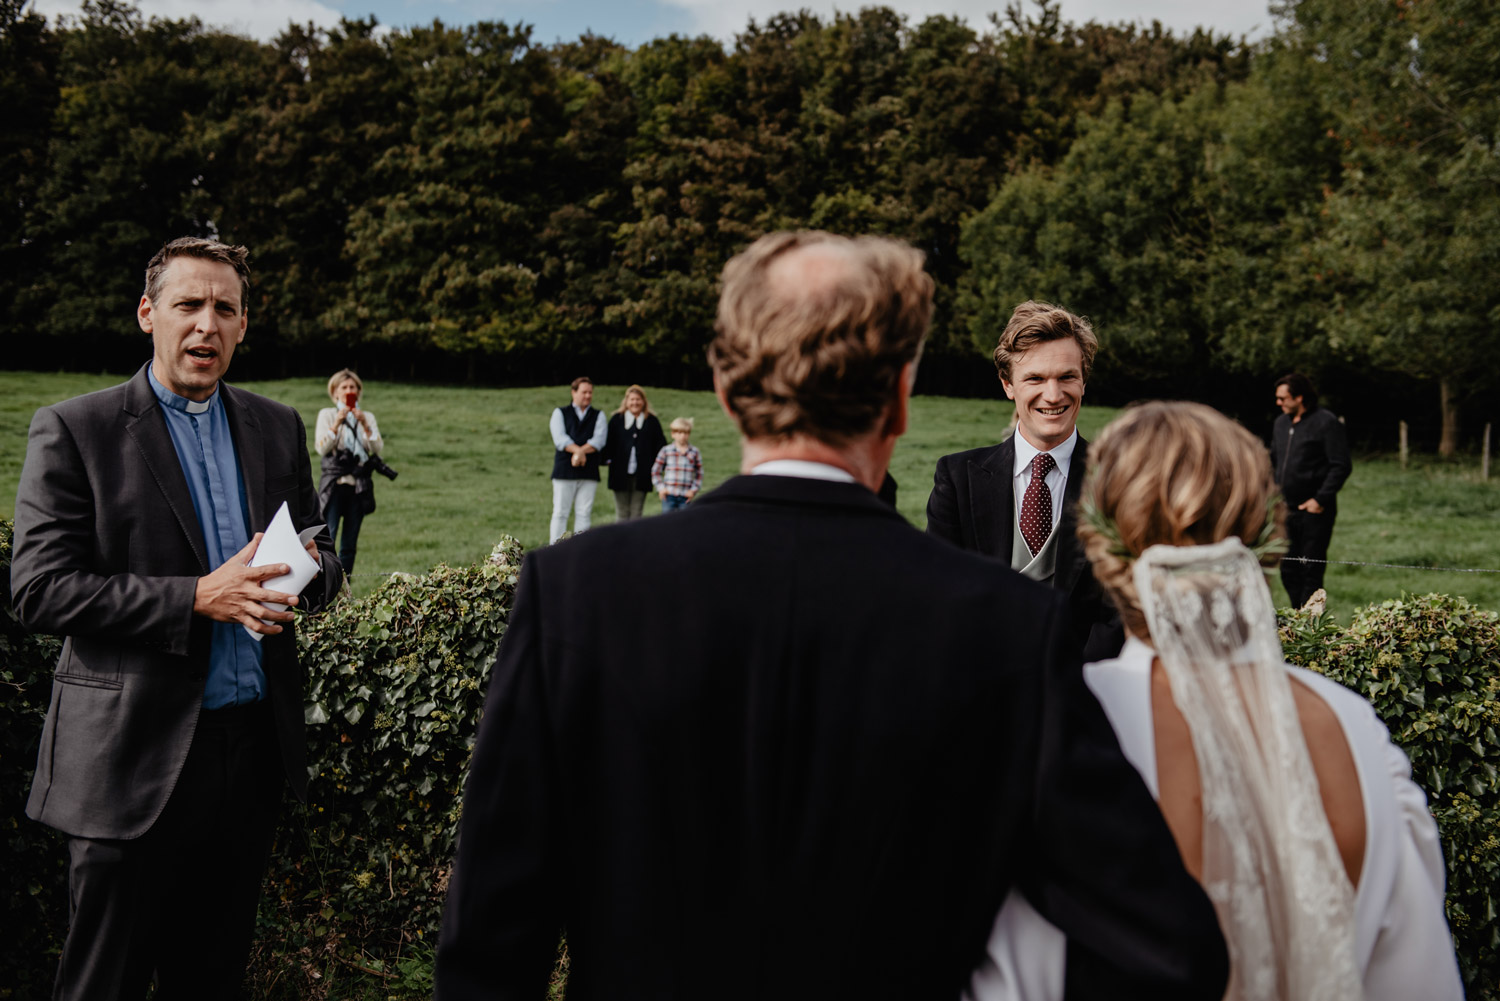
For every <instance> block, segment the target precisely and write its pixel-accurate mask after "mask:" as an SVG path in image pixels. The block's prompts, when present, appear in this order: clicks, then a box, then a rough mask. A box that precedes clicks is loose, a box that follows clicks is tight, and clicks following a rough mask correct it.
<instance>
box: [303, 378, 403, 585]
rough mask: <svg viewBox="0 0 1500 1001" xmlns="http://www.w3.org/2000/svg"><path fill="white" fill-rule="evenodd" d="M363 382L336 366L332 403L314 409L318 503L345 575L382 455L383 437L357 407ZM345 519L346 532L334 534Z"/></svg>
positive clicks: (330, 390) (371, 504) (369, 505)
mask: <svg viewBox="0 0 1500 1001" xmlns="http://www.w3.org/2000/svg"><path fill="white" fill-rule="evenodd" d="M364 391H365V384H364V383H363V382H361V381H360V378H359V376H357V375H355V374H354V372H352V371H351V370H349V369H347V368H346V369H340V370H339V371H337V372H335V373H334V374H333V378H331V379H329V380H328V395H329V396H330V397H332V398H333V403H334V405H333V406H331V407H324V408H323V409H322V410H319V411H318V427H317V432H316V434H315V435H314V437H313V444H314V447H316V448H317V450H318V454H319V455H321V456H322V457H323V463H322V466H323V474H322V477H321V478H320V479H319V481H318V505H319V509H320V510H321V511H322V512H323V517H324V519H325V520H327V522H328V535H329V538H331V539H332V540H333V542H334V544H335V545H336V546H337V547H338V552H339V562H340V563H342V564H343V565H344V574H345V576H352V575H353V574H354V552H355V548H356V547H357V546H358V544H359V526H360V524H361V523H362V522H363V521H364V518H365V515H367V514H369V513H370V512H371V511H374V510H375V488H374V486H373V484H371V482H370V473H371V467H370V465H369V463H370V460H371V459H376V460H377V461H378V458H379V456H380V453H381V450H382V449H384V448H385V442H384V441H383V440H382V439H381V437H380V428H379V427H377V426H376V424H375V415H374V414H372V413H370V412H369V411H366V410H361V409H359V398H360V396H361V395H363V393H364ZM341 521H342V522H343V525H344V537H343V539H342V541H341V540H340V539H339V537H338V532H339V523H340V522H341Z"/></svg>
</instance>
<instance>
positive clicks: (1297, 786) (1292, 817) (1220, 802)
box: [1134, 538, 1363, 1001]
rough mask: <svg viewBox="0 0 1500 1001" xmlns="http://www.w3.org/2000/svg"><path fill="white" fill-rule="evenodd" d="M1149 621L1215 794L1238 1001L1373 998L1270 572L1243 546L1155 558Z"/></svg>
mask: <svg viewBox="0 0 1500 1001" xmlns="http://www.w3.org/2000/svg"><path fill="white" fill-rule="evenodd" d="M1134 574H1135V585H1136V589H1137V591H1138V592H1139V595H1140V602H1141V609H1142V611H1143V612H1144V613H1145V617H1146V623H1147V625H1148V626H1149V628H1150V630H1151V637H1152V640H1153V642H1154V644H1155V647H1156V651H1157V654H1158V655H1159V656H1160V657H1161V662H1162V665H1163V667H1164V669H1165V670H1166V673H1167V679H1168V681H1169V682H1170V683H1171V686H1172V696H1173V699H1174V701H1175V702H1176V703H1177V706H1178V708H1179V709H1180V710H1181V711H1182V714H1183V716H1184V718H1185V719H1186V721H1187V725H1188V729H1189V731H1190V733H1191V734H1192V739H1193V747H1194V749H1195V751H1196V752H1197V757H1198V772H1199V777H1200V780H1201V783H1202V787H1203V885H1204V888H1205V889H1206V890H1207V892H1208V895H1209V898H1210V899H1211V900H1212V901H1213V903H1214V907H1215V909H1216V910H1217V911H1218V916H1219V923H1220V925H1221V927H1222V928H1223V931H1224V937H1225V939H1226V940H1227V941H1228V943H1229V950H1230V957H1231V972H1230V982H1229V992H1228V994H1227V995H1226V998H1227V999H1230V1001H1335V999H1346V998H1347V999H1358V998H1361V997H1362V996H1363V991H1362V987H1361V977H1360V973H1359V970H1358V968H1357V966H1356V962H1355V957H1354V888H1353V887H1352V886H1351V885H1350V883H1349V879H1348V876H1347V875H1346V874H1345V872H1344V866H1343V862H1342V859H1341V857H1340V855H1339V851H1338V846H1337V844H1336V843H1335V842H1334V839H1333V832H1332V830H1331V829H1330V828H1329V826H1328V819H1327V817H1326V816H1325V815H1324V813H1323V803H1322V799H1321V797H1320V795H1319V792H1318V781H1317V777H1316V775H1315V774H1314V772H1313V767H1312V760H1311V758H1310V757H1309V756H1308V752H1307V744H1306V742H1305V741H1304V740H1303V737H1302V728H1301V726H1300V725H1299V723H1298V717H1297V709H1296V706H1295V705H1294V704H1293V701H1292V689H1291V682H1290V679H1289V678H1288V677H1287V673H1286V669H1285V667H1284V666H1283V661H1282V653H1281V642H1280V640H1279V638H1278V637H1277V634H1276V614H1275V611H1274V610H1273V609H1272V607H1271V596H1270V591H1269V589H1268V588H1267V587H1266V582H1265V577H1264V572H1263V570H1262V568H1261V566H1260V564H1259V562H1258V561H1257V560H1256V558H1255V556H1254V554H1252V553H1251V552H1250V550H1249V549H1247V548H1246V547H1245V545H1244V544H1243V543H1242V542H1240V540H1238V539H1235V538H1230V539H1226V540H1224V541H1223V542H1218V543H1215V544H1213V545H1209V546H1182V547H1177V546H1152V547H1151V548H1150V549H1147V550H1146V551H1145V552H1144V553H1142V554H1141V556H1140V558H1139V560H1137V562H1136V565H1135V568H1134Z"/></svg>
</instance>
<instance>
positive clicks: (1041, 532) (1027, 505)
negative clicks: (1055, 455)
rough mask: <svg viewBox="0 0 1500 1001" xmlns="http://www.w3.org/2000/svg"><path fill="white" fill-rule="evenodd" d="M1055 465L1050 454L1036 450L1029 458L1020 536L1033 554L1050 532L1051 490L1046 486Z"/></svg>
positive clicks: (1037, 551)
mask: <svg viewBox="0 0 1500 1001" xmlns="http://www.w3.org/2000/svg"><path fill="white" fill-rule="evenodd" d="M1056 465H1057V463H1056V462H1054V461H1053V460H1052V456H1050V455H1048V454H1047V453H1046V452H1038V453H1037V455H1036V458H1035V459H1032V460H1031V482H1030V483H1028V484H1026V494H1025V496H1023V497H1022V498H1021V537H1022V538H1024V539H1025V540H1026V548H1027V549H1029V550H1031V555H1032V556H1035V555H1036V554H1037V553H1039V552H1041V551H1042V547H1043V546H1044V545H1046V544H1047V536H1049V535H1051V534H1052V491H1051V490H1049V489H1048V488H1047V474H1048V473H1050V472H1052V469H1053V467H1055V466H1056Z"/></svg>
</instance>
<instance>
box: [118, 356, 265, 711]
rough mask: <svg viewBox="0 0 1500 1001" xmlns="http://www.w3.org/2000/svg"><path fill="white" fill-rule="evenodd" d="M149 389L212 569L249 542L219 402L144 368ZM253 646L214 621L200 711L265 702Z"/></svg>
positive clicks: (232, 625) (237, 629) (241, 489)
mask: <svg viewBox="0 0 1500 1001" xmlns="http://www.w3.org/2000/svg"><path fill="white" fill-rule="evenodd" d="M146 374H147V376H148V377H149V378H150V380H151V389H152V391H153V392H155V393H156V398H157V399H158V400H160V401H161V412H162V414H163V415H164V416H165V417H166V419H167V432H168V433H169V434H170V435H171V436H172V444H173V445H174V446H175V447H176V449H177V461H178V462H180V463H181V464H182V472H183V474H184V475H185V476H186V477H187V485H188V493H190V494H191V495H192V497H193V511H194V512H195V513H196V514H197V515H198V527H199V528H200V529H201V530H202V532H203V546H204V550H205V552H206V553H207V555H208V565H209V568H210V569H214V570H216V569H218V568H219V567H221V566H223V565H224V564H225V563H226V562H228V560H229V558H230V557H231V556H233V555H234V554H235V553H237V552H239V551H240V550H241V549H244V548H245V546H246V545H248V544H249V542H250V531H249V527H248V526H249V524H250V511H249V508H248V507H247V506H246V503H245V482H244V479H243V478H242V477H241V476H240V465H239V461H238V458H237V456H236V454H235V451H234V438H233V437H232V436H231V435H230V433H229V417H228V416H227V415H226V414H225V413H224V398H223V396H222V395H221V394H220V393H219V390H218V387H217V386H216V387H214V394H213V395H212V396H210V397H209V398H208V399H206V400H204V401H203V402H201V403H200V402H198V401H196V400H189V399H187V398H186V397H182V396H178V395H177V394H176V393H174V392H172V391H171V390H170V389H168V388H167V387H165V386H163V385H162V384H161V383H160V382H158V381H157V380H156V373H155V372H152V371H151V368H150V366H149V365H148V366H147V367H146ZM260 658H261V646H260V644H259V643H258V642H256V641H255V640H253V639H251V638H250V635H249V634H248V633H246V632H245V627H244V626H241V625H240V624H239V623H238V622H215V623H214V624H213V645H212V647H211V648H210V651H209V656H208V680H207V681H205V682H204V685H203V708H205V709H222V708H223V707H224V706H234V705H240V704H242V703H245V702H258V701H260V700H261V699H263V698H265V697H266V674H265V671H263V670H262V669H261V666H260Z"/></svg>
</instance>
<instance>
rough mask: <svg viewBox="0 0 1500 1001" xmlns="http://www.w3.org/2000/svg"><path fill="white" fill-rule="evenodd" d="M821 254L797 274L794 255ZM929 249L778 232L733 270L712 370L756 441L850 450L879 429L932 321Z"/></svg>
mask: <svg viewBox="0 0 1500 1001" xmlns="http://www.w3.org/2000/svg"><path fill="white" fill-rule="evenodd" d="M806 248H819V249H820V250H827V251H831V252H832V253H831V254H827V255H820V256H819V257H818V258H808V259H807V261H806V262H805V263H806V265H807V266H806V267H804V268H802V269H800V270H799V271H798V272H796V273H795V274H791V275H789V274H787V273H786V272H785V271H778V270H775V266H776V265H777V264H778V262H781V261H782V258H783V257H784V255H786V254H789V253H792V252H795V251H798V250H802V249H806ZM922 265H923V256H922V252H921V251H919V250H917V249H916V248H914V247H911V246H909V245H907V244H905V243H901V242H899V241H896V240H889V239H885V238H882V237H874V236H862V237H858V238H855V239H849V238H847V237H842V236H834V235H833V234H831V233H823V232H816V231H809V232H797V233H791V232H783V233H771V234H768V235H766V236H763V237H761V238H760V239H759V240H756V241H755V242H754V243H752V244H751V245H750V246H749V247H748V248H747V249H746V250H745V251H744V252H743V253H741V254H739V255H738V256H736V257H735V258H733V259H732V260H730V262H729V263H728V264H726V265H725V266H724V275H723V292H722V293H721V295H720V297H719V316H718V321H717V322H716V323H715V324H714V329H715V331H716V336H715V337H714V339H713V342H712V343H711V344H710V345H709V347H708V361H709V364H710V365H711V366H712V367H713V369H714V374H715V375H716V376H717V381H718V386H719V389H720V390H721V391H722V392H723V394H724V397H725V399H726V401H727V402H728V405H729V409H730V411H731V412H732V413H733V414H734V416H735V420H736V421H737V423H738V424H739V426H740V431H741V433H743V434H744V435H745V436H746V437H748V438H770V439H781V440H785V439H787V438H790V437H792V436H794V435H807V436H809V437H812V438H815V439H817V440H819V441H822V442H826V443H828V444H832V445H839V444H844V443H847V442H848V441H850V440H851V439H854V438H857V437H859V436H861V435H863V434H865V433H867V432H870V431H873V430H874V429H875V425H876V422H877V421H878V420H879V419H880V416H881V415H882V414H883V413H885V412H886V409H887V408H888V407H889V406H890V405H891V402H892V401H893V400H894V399H895V397H896V386H897V380H898V379H900V378H901V371H902V369H903V367H905V365H906V364H907V363H908V362H915V361H916V360H917V358H918V356H919V355H920V354H921V350H922V340H923V338H924V337H926V336H927V325H928V323H929V322H930V321H931V319H932V291H933V282H932V278H931V277H930V276H929V275H928V274H927V273H926V272H925V271H924V270H923V268H922Z"/></svg>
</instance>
